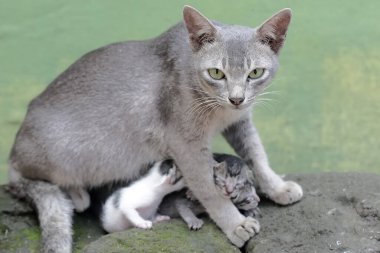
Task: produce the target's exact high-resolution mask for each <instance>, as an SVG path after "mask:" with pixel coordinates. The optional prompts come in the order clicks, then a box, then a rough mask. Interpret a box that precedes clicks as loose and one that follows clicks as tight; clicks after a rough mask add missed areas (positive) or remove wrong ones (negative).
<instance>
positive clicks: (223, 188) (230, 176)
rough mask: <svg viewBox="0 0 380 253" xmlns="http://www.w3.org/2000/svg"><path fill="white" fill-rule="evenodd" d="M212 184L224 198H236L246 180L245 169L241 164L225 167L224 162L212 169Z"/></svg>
mask: <svg viewBox="0 0 380 253" xmlns="http://www.w3.org/2000/svg"><path fill="white" fill-rule="evenodd" d="M213 169H214V183H215V186H216V188H217V189H218V191H219V192H220V193H221V195H222V196H223V197H225V198H234V197H235V198H236V197H237V196H238V195H239V192H240V190H241V189H242V188H243V187H244V184H245V182H246V180H247V176H246V172H245V168H244V167H243V166H241V164H234V165H232V166H227V163H226V162H225V161H223V162H221V163H218V164H216V165H215V166H214V167H213Z"/></svg>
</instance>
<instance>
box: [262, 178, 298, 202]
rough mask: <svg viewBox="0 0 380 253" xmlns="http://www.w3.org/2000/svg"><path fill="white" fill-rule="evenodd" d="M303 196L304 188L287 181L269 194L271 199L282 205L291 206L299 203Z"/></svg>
mask: <svg viewBox="0 0 380 253" xmlns="http://www.w3.org/2000/svg"><path fill="white" fill-rule="evenodd" d="M302 196H303V191H302V188H301V186H300V185H299V184H297V183H296V182H293V181H286V182H284V184H283V185H282V186H281V187H279V188H277V189H276V190H275V191H274V192H272V193H271V194H269V198H270V199H271V200H273V201H274V202H275V203H277V204H280V205H289V204H292V203H294V202H297V201H299V200H300V199H301V198H302Z"/></svg>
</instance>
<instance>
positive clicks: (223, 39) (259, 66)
mask: <svg viewBox="0 0 380 253" xmlns="http://www.w3.org/2000/svg"><path fill="white" fill-rule="evenodd" d="M183 15H184V23H185V25H186V27H187V30H188V33H189V40H190V46H191V48H192V52H193V61H194V62H193V64H194V68H195V71H196V75H197V79H198V80H199V87H197V89H200V90H201V91H200V93H201V95H205V94H207V96H208V97H209V98H212V99H213V100H215V101H217V103H218V104H219V105H220V106H222V107H224V108H230V109H244V108H247V107H249V106H250V105H252V104H253V103H254V101H255V99H256V98H257V96H258V95H259V94H260V92H262V91H263V90H264V89H265V87H266V86H267V85H268V84H269V82H270V80H271V79H272V78H273V76H274V75H275V73H276V71H277V68H278V55H279V51H280V49H281V47H282V45H283V43H284V41H285V37H286V32H287V28H288V25H289V23H290V19H291V11H290V9H284V10H282V11H280V12H278V13H277V14H275V15H274V16H272V17H271V18H270V19H268V20H267V21H265V22H264V23H263V24H262V25H261V26H259V27H258V28H249V27H243V26H236V25H223V24H219V23H216V22H211V21H209V20H208V19H207V18H206V17H205V16H203V15H202V14H201V13H199V12H198V11H197V10H195V9H193V8H192V7H189V6H185V8H184V11H183Z"/></svg>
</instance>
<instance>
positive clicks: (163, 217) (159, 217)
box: [153, 215, 170, 223]
mask: <svg viewBox="0 0 380 253" xmlns="http://www.w3.org/2000/svg"><path fill="white" fill-rule="evenodd" d="M167 220H170V216H167V215H157V216H156V217H155V218H154V221H153V223H158V222H162V221H167Z"/></svg>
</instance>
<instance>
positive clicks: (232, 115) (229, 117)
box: [210, 110, 246, 134]
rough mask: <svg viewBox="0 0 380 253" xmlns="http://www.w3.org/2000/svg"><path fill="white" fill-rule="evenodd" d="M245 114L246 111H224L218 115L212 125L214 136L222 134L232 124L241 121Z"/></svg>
mask: <svg viewBox="0 0 380 253" xmlns="http://www.w3.org/2000/svg"><path fill="white" fill-rule="evenodd" d="M245 114H246V111H245V110H224V111H221V112H219V113H216V114H215V117H214V119H213V120H212V121H211V124H210V126H211V131H212V134H218V133H220V132H221V131H223V130H224V129H226V128H227V127H228V126H230V125H231V124H233V123H235V122H237V121H239V120H240V119H241V118H242V117H243V116H244V115H245Z"/></svg>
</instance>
